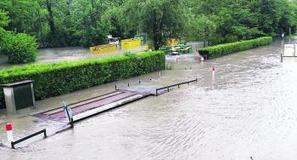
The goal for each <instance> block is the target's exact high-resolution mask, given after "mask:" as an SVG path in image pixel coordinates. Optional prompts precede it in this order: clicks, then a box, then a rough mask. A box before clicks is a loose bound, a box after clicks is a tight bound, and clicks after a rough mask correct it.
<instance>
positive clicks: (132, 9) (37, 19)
mask: <svg viewBox="0 0 297 160" xmlns="http://www.w3.org/2000/svg"><path fill="white" fill-rule="evenodd" d="M0 10H2V11H4V12H0V27H2V28H4V29H6V30H10V31H14V32H17V33H27V34H29V35H31V36H34V37H36V38H37V41H38V43H39V46H40V47H63V46H91V45H95V44H102V43H106V36H107V35H109V34H111V35H113V36H118V37H121V38H131V37H133V36H134V35H136V34H138V33H147V35H148V36H149V38H150V39H151V40H152V43H153V45H154V47H155V48H156V49H158V48H159V47H160V46H162V45H163V44H164V43H165V42H166V39H167V38H184V39H187V40H205V41H209V42H210V43H211V44H216V43H222V42H232V41H237V40H240V39H250V38H254V37H258V36H261V35H272V36H276V35H280V34H281V33H283V32H284V33H286V34H289V33H290V32H296V29H297V0H252V1H251V0H236V1H234V0H142V1H141V0H1V1H0ZM3 14H7V16H9V19H8V18H7V16H3Z"/></svg>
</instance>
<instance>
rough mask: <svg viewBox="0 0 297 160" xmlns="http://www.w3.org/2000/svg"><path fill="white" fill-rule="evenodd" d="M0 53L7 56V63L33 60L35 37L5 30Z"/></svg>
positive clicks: (35, 49) (34, 55) (35, 47)
mask: <svg viewBox="0 0 297 160" xmlns="http://www.w3.org/2000/svg"><path fill="white" fill-rule="evenodd" d="M3 38H4V41H3V42H2V44H1V53H2V54H5V55H7V56H8V63H10V64H21V63H29V62H34V61H35V59H36V54H37V43H36V39H35V38H33V37H31V36H28V35H27V34H24V33H18V34H14V33H11V32H6V33H5V34H4V35H3Z"/></svg>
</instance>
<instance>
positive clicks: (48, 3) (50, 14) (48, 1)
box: [46, 0, 56, 36]
mask: <svg viewBox="0 0 297 160" xmlns="http://www.w3.org/2000/svg"><path fill="white" fill-rule="evenodd" d="M46 8H47V11H48V17H47V20H48V25H49V27H50V30H51V34H52V36H55V34H56V26H55V21H54V16H53V11H52V1H51V0H46Z"/></svg>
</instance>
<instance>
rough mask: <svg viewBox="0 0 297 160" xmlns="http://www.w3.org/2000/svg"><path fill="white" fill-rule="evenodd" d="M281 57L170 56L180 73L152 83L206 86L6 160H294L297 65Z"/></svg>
mask: <svg viewBox="0 0 297 160" xmlns="http://www.w3.org/2000/svg"><path fill="white" fill-rule="evenodd" d="M281 51H282V47H281V43H280V42H275V43H274V44H273V45H271V46H268V47H262V48H258V49H253V50H249V51H245V52H241V53H238V54H233V55H229V56H225V57H222V58H217V59H214V60H211V61H207V62H204V63H198V62H197V61H195V60H190V59H191V58H190V57H189V56H188V57H186V58H184V60H181V61H179V62H178V63H175V61H174V60H170V58H169V62H168V63H171V65H173V69H172V70H168V71H164V72H162V74H159V73H154V74H150V75H149V76H151V77H153V78H152V80H150V82H147V84H157V85H165V84H171V83H174V82H179V81H184V80H189V79H193V78H199V79H200V81H199V82H198V83H194V84H190V85H189V86H187V85H185V86H183V87H181V88H180V89H174V90H172V91H171V92H169V93H167V94H163V95H161V96H158V97H149V98H146V99H144V100H141V101H138V102H135V103H132V104H129V105H126V106H124V107H121V108H119V109H116V110H113V111H112V112H108V113H105V114H101V115H98V116H96V117H93V118H90V119H88V120H85V121H82V122H80V123H78V124H76V126H75V128H74V130H69V131H66V132H63V133H61V134H58V135H55V136H53V137H50V138H48V139H45V140H40V141H37V142H35V143H32V144H30V145H29V146H27V147H24V148H19V149H17V150H10V149H6V148H4V147H0V159H1V160H5V159H9V160H16V159H22V160H26V159H36V160H37V159H38V160H39V159H69V160H70V159H71V160H73V159H88V160H90V159H108V160H119V159H121V160H131V159H133V160H165V159H166V160H173V159H174V160H188V159H189V160H197V159H200V160H239V159H240V160H241V159H242V160H250V159H251V157H252V158H253V159H254V160H281V159H282V160H295V159H296V158H297V151H296V149H297V103H296V97H297V59H296V58H285V59H284V62H283V63H280V52H281ZM171 59H172V58H171ZM212 66H215V67H216V74H215V77H212V74H211V67H212ZM147 76H148V75H145V76H142V77H138V78H147ZM138 78H135V79H134V80H136V79H138ZM110 85H113V84H110Z"/></svg>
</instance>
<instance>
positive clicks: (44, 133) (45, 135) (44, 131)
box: [43, 129, 47, 138]
mask: <svg viewBox="0 0 297 160" xmlns="http://www.w3.org/2000/svg"><path fill="white" fill-rule="evenodd" d="M43 135H44V138H46V137H47V134H46V129H44V130H43Z"/></svg>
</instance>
